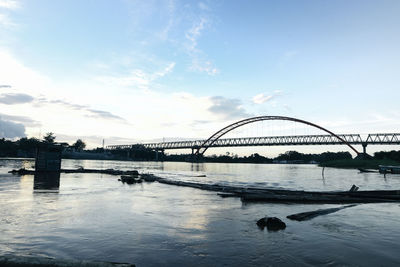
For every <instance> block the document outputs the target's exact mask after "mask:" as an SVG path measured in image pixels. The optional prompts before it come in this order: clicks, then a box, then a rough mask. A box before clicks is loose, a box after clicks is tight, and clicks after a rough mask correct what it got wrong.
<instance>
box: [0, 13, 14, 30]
mask: <svg viewBox="0 0 400 267" xmlns="http://www.w3.org/2000/svg"><path fill="white" fill-rule="evenodd" d="M0 26H4V27H6V28H10V27H13V26H15V24H14V23H13V22H12V21H11V19H10V17H9V16H8V15H7V14H2V13H0Z"/></svg>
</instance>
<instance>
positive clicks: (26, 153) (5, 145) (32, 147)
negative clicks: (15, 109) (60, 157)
mask: <svg viewBox="0 0 400 267" xmlns="http://www.w3.org/2000/svg"><path fill="white" fill-rule="evenodd" d="M55 139H56V136H55V135H54V133H52V132H50V133H47V134H46V135H45V136H44V137H43V139H42V140H40V139H38V138H35V137H31V138H27V137H22V138H21V139H19V140H17V141H11V140H6V139H4V138H2V139H0V157H34V156H35V154H36V149H37V147H38V146H39V145H40V144H43V143H47V144H57V145H60V146H62V147H63V148H64V149H72V150H74V151H83V150H84V149H85V148H86V144H85V142H84V141H82V140H81V139H78V140H76V142H75V143H73V144H72V145H69V144H68V143H66V142H62V143H56V142H55Z"/></svg>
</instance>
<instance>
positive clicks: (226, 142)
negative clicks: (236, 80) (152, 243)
mask: <svg viewBox="0 0 400 267" xmlns="http://www.w3.org/2000/svg"><path fill="white" fill-rule="evenodd" d="M338 136H339V137H341V138H342V139H344V140H345V141H347V142H348V143H349V144H354V145H389V144H398V145H400V133H389V134H388V133H381V134H369V135H368V137H367V138H366V139H365V140H363V139H362V138H361V136H360V135H359V134H339V135H338ZM204 141H205V140H193V141H174V142H159V143H144V144H136V145H143V146H145V147H146V148H150V149H154V150H165V149H193V148H198V147H200V146H201V145H202V144H203V143H204ZM342 144H343V142H342V141H341V140H339V139H338V138H336V137H334V136H332V135H292V136H264V137H242V138H222V139H218V140H216V141H215V142H214V143H213V144H212V147H240V146H290V145H342ZM133 146H135V145H110V146H107V149H130V148H132V147H133Z"/></svg>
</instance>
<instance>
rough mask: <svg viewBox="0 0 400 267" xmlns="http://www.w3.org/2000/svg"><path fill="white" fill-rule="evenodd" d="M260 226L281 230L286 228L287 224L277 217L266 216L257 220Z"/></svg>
mask: <svg viewBox="0 0 400 267" xmlns="http://www.w3.org/2000/svg"><path fill="white" fill-rule="evenodd" d="M257 225H258V227H260V228H261V229H264V227H267V229H268V231H279V230H283V229H285V228H286V224H285V223H284V222H282V221H281V220H280V219H279V218H276V217H264V218H261V219H259V220H258V221H257Z"/></svg>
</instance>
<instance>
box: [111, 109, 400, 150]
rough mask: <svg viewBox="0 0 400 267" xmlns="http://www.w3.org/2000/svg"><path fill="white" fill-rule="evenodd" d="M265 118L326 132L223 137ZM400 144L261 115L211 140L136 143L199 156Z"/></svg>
mask: <svg viewBox="0 0 400 267" xmlns="http://www.w3.org/2000/svg"><path fill="white" fill-rule="evenodd" d="M263 120H283V121H294V122H299V123H303V124H306V125H309V126H312V127H315V128H318V129H320V130H322V131H325V132H327V133H328V134H325V135H294V136H265V137H245V138H221V137H222V136H224V135H225V134H227V133H228V132H230V131H232V130H234V129H236V128H238V127H241V126H243V125H246V124H250V123H254V122H258V121H263ZM369 144H371V145H388V144H397V145H400V133H377V134H368V137H367V138H366V139H365V140H363V139H362V138H361V136H360V135H359V134H335V133H333V132H331V131H329V130H327V129H325V128H323V127H321V126H319V125H316V124H314V123H311V122H308V121H305V120H300V119H296V118H291V117H284V116H259V117H252V118H248V119H244V120H240V121H237V122H235V123H232V124H230V125H228V126H226V127H224V128H222V129H221V130H219V131H218V132H216V133H214V134H213V135H212V136H211V137H209V138H208V139H207V140H193V141H175V142H160V143H145V144H136V145H142V146H144V147H146V148H150V149H154V150H156V151H163V150H165V149H188V148H189V149H192V154H194V151H196V154H197V155H203V154H204V152H205V151H206V150H207V149H208V148H209V147H238V146H282V145H347V146H348V147H349V148H350V149H352V150H353V151H354V152H355V153H356V154H360V153H359V152H358V151H357V150H356V149H355V148H354V147H353V146H352V145H362V146H363V150H364V151H363V152H364V153H366V146H367V145H369ZM134 146H135V145H110V146H107V149H132V148H133V147H134Z"/></svg>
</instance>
